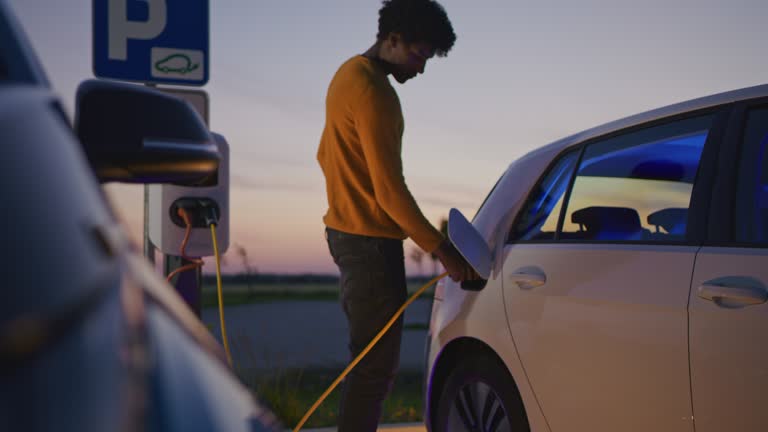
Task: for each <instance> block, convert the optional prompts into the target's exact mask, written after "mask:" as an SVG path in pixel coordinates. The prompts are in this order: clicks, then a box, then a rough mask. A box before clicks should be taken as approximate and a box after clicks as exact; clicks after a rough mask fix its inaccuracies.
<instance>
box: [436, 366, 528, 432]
mask: <svg viewBox="0 0 768 432" xmlns="http://www.w3.org/2000/svg"><path fill="white" fill-rule="evenodd" d="M443 389H444V390H443V391H442V392H441V395H440V396H439V397H440V399H439V401H438V405H437V413H436V418H435V428H434V429H432V432H449V431H450V432H462V431H466V432H476V431H477V432H530V427H529V426H528V419H527V417H526V415H525V409H524V408H523V403H522V400H521V399H520V394H519V393H518V391H517V386H515V383H514V381H513V380H512V377H511V376H510V375H509V373H508V372H507V371H506V370H505V369H504V368H503V367H502V365H500V364H499V362H498V361H496V360H494V359H491V358H489V357H487V356H473V357H470V358H468V359H462V360H461V361H460V362H459V363H458V364H457V365H456V367H455V368H454V369H453V371H451V372H450V374H449V375H448V378H447V379H446V383H445V386H444V387H443Z"/></svg>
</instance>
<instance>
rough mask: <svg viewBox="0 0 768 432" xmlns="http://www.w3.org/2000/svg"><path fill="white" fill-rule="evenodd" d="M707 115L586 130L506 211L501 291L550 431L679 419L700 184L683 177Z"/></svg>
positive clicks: (684, 397) (698, 168)
mask: <svg viewBox="0 0 768 432" xmlns="http://www.w3.org/2000/svg"><path fill="white" fill-rule="evenodd" d="M718 122H719V117H718V116H717V115H716V112H714V111H710V112H704V113H697V114H694V115H691V116H686V117H685V118H679V119H673V120H667V121H664V122H658V123H655V124H653V125H648V126H645V127H641V128H636V129H633V130H631V131H627V132H622V133H618V134H615V135H613V136H610V137H606V138H604V139H598V140H595V141H593V142H590V143H587V144H586V145H585V146H583V149H579V151H576V152H573V153H568V154H565V155H563V156H562V157H561V158H560V159H559V160H558V161H556V162H555V163H554V164H553V166H552V167H551V168H550V170H549V171H548V172H547V173H546V174H545V176H544V177H543V179H542V181H541V182H540V184H539V185H538V186H537V187H536V188H535V189H534V191H533V192H532V193H531V195H530V197H529V199H528V202H527V204H526V205H525V206H524V207H523V210H522V211H521V214H520V215H519V216H518V219H517V221H516V222H515V225H514V226H513V229H512V232H511V234H510V240H509V244H508V245H507V246H506V250H505V261H504V280H503V284H504V301H505V305H506V310H507V314H508V322H509V327H510V330H511V332H512V335H513V337H514V341H515V345H516V347H517V349H518V352H519V355H520V357H521V359H522V363H523V366H524V368H525V370H526V373H527V375H528V378H529V380H530V382H531V385H532V387H533V389H534V392H535V394H536V397H537V398H538V400H539V402H540V404H541V407H542V409H543V411H544V415H545V416H546V418H547V420H548V422H549V424H550V427H551V429H552V431H553V432H561V431H562V432H565V431H590V432H591V431H643V432H646V431H681V432H682V431H686V432H687V431H692V430H693V424H692V419H691V417H692V413H691V401H690V382H689V369H688V349H687V347H688V322H687V320H688V314H687V304H688V294H689V289H690V282H691V273H692V271H693V267H694V260H695V256H696V252H697V251H698V249H699V246H698V243H697V242H696V238H697V236H698V235H699V234H700V231H701V228H700V226H699V225H697V224H696V221H697V220H698V218H697V216H698V213H699V212H700V211H701V210H700V206H701V203H702V200H701V199H699V198H697V197H699V196H706V194H701V193H698V192H697V189H700V188H699V187H698V186H697V187H694V184H695V180H696V178H697V175H702V174H705V177H706V174H707V171H709V170H710V169H711V168H712V165H713V164H714V159H715V158H714V156H713V154H712V152H711V151H709V150H708V151H705V149H712V148H716V147H717V145H718V139H719V135H720V134H719V132H718V130H720V129H721V128H714V127H713V125H715V124H717V123H718ZM704 161H706V162H704ZM574 167H575V170H574ZM561 172H563V173H568V174H567V175H566V174H560V173H561ZM574 172H575V175H571V173H574ZM563 175H565V179H566V180H565V181H564V182H563V180H562V178H563ZM704 186H706V185H704ZM705 188H706V187H705ZM697 232H699V233H698V234H697Z"/></svg>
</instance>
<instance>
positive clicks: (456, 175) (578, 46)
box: [8, 0, 768, 274]
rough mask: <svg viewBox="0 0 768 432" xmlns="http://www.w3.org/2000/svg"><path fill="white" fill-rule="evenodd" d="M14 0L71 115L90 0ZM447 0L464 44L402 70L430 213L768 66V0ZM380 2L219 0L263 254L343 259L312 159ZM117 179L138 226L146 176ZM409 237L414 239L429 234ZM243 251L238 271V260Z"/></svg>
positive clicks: (217, 93)
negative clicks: (413, 71)
mask: <svg viewBox="0 0 768 432" xmlns="http://www.w3.org/2000/svg"><path fill="white" fill-rule="evenodd" d="M128 1H142V0H128ZM8 2H9V3H10V4H11V6H12V7H13V9H14V11H15V12H16V14H17V15H18V17H19V19H20V20H21V22H22V24H23V25H24V27H25V28H26V30H27V33H28V36H29V37H30V39H31V41H32V44H33V45H34V47H35V48H36V49H37V51H38V54H39V56H40V57H41V60H42V63H43V65H44V66H45V68H46V70H47V72H48V76H49V78H50V80H51V82H52V85H53V87H54V88H55V89H56V91H57V92H58V93H59V94H60V95H61V96H62V98H63V100H64V101H65V104H66V106H67V108H68V111H69V113H70V115H72V116H73V115H74V94H75V89H76V87H77V85H78V83H79V82H80V81H82V80H84V79H88V78H92V76H93V74H92V69H91V61H92V59H91V25H92V24H91V0H67V1H55V0H9V1H8ZM441 4H443V6H444V7H445V9H446V11H447V12H448V15H449V17H450V19H451V21H452V22H453V25H454V29H455V31H456V34H457V42H456V45H455V46H454V48H453V50H452V51H451V52H450V53H449V55H448V56H447V57H445V58H435V59H433V60H431V61H430V62H429V63H428V64H427V67H426V72H425V74H424V75H422V76H420V77H418V78H416V79H414V80H411V81H409V82H408V83H406V84H405V85H399V84H397V83H395V82H394V80H392V82H393V83H394V86H395V89H396V90H397V91H398V93H399V95H400V99H401V102H402V106H403V113H404V116H405V125H406V126H405V136H404V140H403V161H404V167H405V178H406V181H407V183H408V185H409V187H410V189H411V192H412V193H413V195H414V196H415V197H416V200H417V202H419V203H420V205H421V207H422V210H423V211H424V213H425V215H427V217H428V218H429V219H430V220H431V221H432V222H433V223H434V224H438V223H439V220H440V219H441V217H445V216H446V215H447V214H448V210H449V209H450V208H451V207H457V208H459V209H460V210H461V211H462V212H463V213H464V214H465V215H467V217H469V218H471V217H472V216H473V215H474V213H475V211H476V210H477V207H478V206H479V205H480V203H481V202H482V201H483V199H484V198H485V195H486V194H487V193H488V191H489V190H490V188H491V187H492V186H493V184H494V183H495V181H496V179H497V178H498V177H499V176H500V175H501V173H502V172H503V170H504V169H505V168H506V167H507V165H509V163H510V162H511V161H512V160H514V159H516V158H517V157H519V156H522V155H523V154H525V153H526V152H528V151H530V150H532V149H535V148H537V147H540V146H542V145H544V144H547V143H548V142H551V141H553V140H555V139H558V138H561V137H564V136H566V135H570V134H572V133H575V132H578V131H580V130H583V129H587V128H590V127H593V126H597V125H599V124H602V123H605V122H608V121H612V120H615V119H618V118H621V117H625V116H627V115H631V114H635V113H638V112H642V111H645V110H649V109H653V108H656V107H659V106H663V105H667V104H671V103H675V102H680V101H683V100H687V99H691V98H695V97H699V96H704V95H708V94H713V93H718V92H721V91H727V90H732V89H737V88H741V87H748V86H752V85H758V84H764V83H766V82H768V56H767V55H766V49H765V40H766V30H765V21H766V19H768V2H767V1H765V0H731V1H727V2H726V1H711V0H683V1H676V0H664V1H662V0H645V1H639V0H636V1H632V2H630V1H621V0H618V1H601V0H582V1H578V2H575V1H567V0H561V1H542V2H538V3H534V2H521V1H501V0H475V1H469V0H444V1H442V2H441ZM380 5H381V2H380V1H378V0H327V1H318V0H293V1H287V0H211V11H210V14H211V24H210V27H211V63H210V81H209V83H208V84H207V85H206V86H205V87H203V89H204V90H206V91H207V92H208V93H209V96H210V101H211V102H210V103H211V129H212V130H213V131H216V132H219V133H221V134H223V135H225V136H226V137H227V139H228V141H229V143H230V147H231V148H230V151H231V158H232V160H231V174H232V189H231V197H230V203H231V220H230V223H231V240H230V244H231V245H232V246H234V245H239V246H242V247H243V248H245V249H246V250H247V252H248V256H249V259H250V261H251V264H252V265H253V266H255V267H256V268H257V269H258V271H260V272H281V273H307V272H314V273H336V272H337V270H336V267H335V266H334V264H333V262H332V260H331V258H330V256H329V254H328V251H327V246H326V244H325V239H324V236H323V222H322V216H323V214H324V213H325V210H326V197H325V186H324V180H323V176H322V173H321V171H320V168H319V167H318V165H317V163H316V161H315V153H316V150H317V144H318V140H319V137H320V133H321V132H322V129H323V122H324V116H325V111H324V97H325V92H326V89H327V86H328V83H329V81H330V79H331V77H332V76H333V74H334V72H335V71H336V69H337V68H338V66H339V65H340V64H341V63H343V62H344V61H345V60H346V59H348V58H349V57H351V56H353V55H355V54H358V53H361V52H363V51H365V50H366V49H367V48H368V47H369V46H370V45H371V44H372V43H373V42H374V39H375V35H376V30H377V18H378V16H377V12H378V9H379V7H380ZM107 189H108V191H109V195H110V197H111V198H112V200H113V203H114V205H115V207H116V208H117V210H118V212H119V213H120V215H121V217H122V219H123V220H124V222H125V223H126V224H127V226H128V227H129V229H130V230H131V232H132V233H133V234H134V235H135V237H136V239H137V242H140V239H141V232H142V226H141V222H142V214H143V213H142V205H143V198H142V197H143V187H141V186H122V185H110V186H108V187H107ZM405 247H406V257H407V256H408V255H410V251H411V250H412V249H413V248H415V247H416V246H415V245H414V243H412V242H411V241H407V242H406V243H405ZM232 252H234V247H230V253H229V254H228V255H227V265H226V266H225V271H228V272H236V271H238V270H239V258H238V257H237V255H236V254H234V253H232ZM406 262H407V266H408V270H409V273H410V274H415V273H417V272H418V268H417V267H416V266H415V265H414V263H413V262H412V261H411V260H410V259H409V258H406ZM208 267H212V265H206V268H208ZM423 270H424V272H431V265H425V266H424V268H423Z"/></svg>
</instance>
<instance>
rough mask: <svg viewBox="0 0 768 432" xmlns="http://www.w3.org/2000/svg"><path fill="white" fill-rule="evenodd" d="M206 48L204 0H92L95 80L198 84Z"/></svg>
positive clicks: (205, 79)
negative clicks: (97, 78) (98, 78)
mask: <svg viewBox="0 0 768 432" xmlns="http://www.w3.org/2000/svg"><path fill="white" fill-rule="evenodd" d="M208 45H209V44H208V0H93V73H94V75H96V76H97V77H101V78H111V79H117V80H124V81H139V82H151V83H166V84H175V85H193V86H202V85H204V84H205V83H206V82H208V70H209V68H208V58H209V53H208Z"/></svg>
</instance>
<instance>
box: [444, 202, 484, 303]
mask: <svg viewBox="0 0 768 432" xmlns="http://www.w3.org/2000/svg"><path fill="white" fill-rule="evenodd" d="M448 239H449V240H450V241H451V243H453V246H454V247H456V250H457V251H458V252H459V253H460V254H461V256H463V257H464V259H465V260H467V262H468V263H469V265H470V266H472V268H473V269H474V270H475V272H477V274H478V275H480V277H481V278H482V280H479V281H465V282H462V284H461V287H462V288H464V289H466V290H470V291H478V290H480V289H482V288H483V287H484V286H485V283H486V281H487V280H488V278H489V277H490V276H491V251H490V249H489V248H488V244H487V243H486V242H485V239H484V238H483V236H481V235H480V233H479V232H477V230H476V229H475V227H474V226H472V224H471V223H470V222H469V221H468V220H467V218H466V217H464V215H463V214H461V212H460V211H458V210H456V209H455V208H452V209H451V211H450V212H449V213H448Z"/></svg>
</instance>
